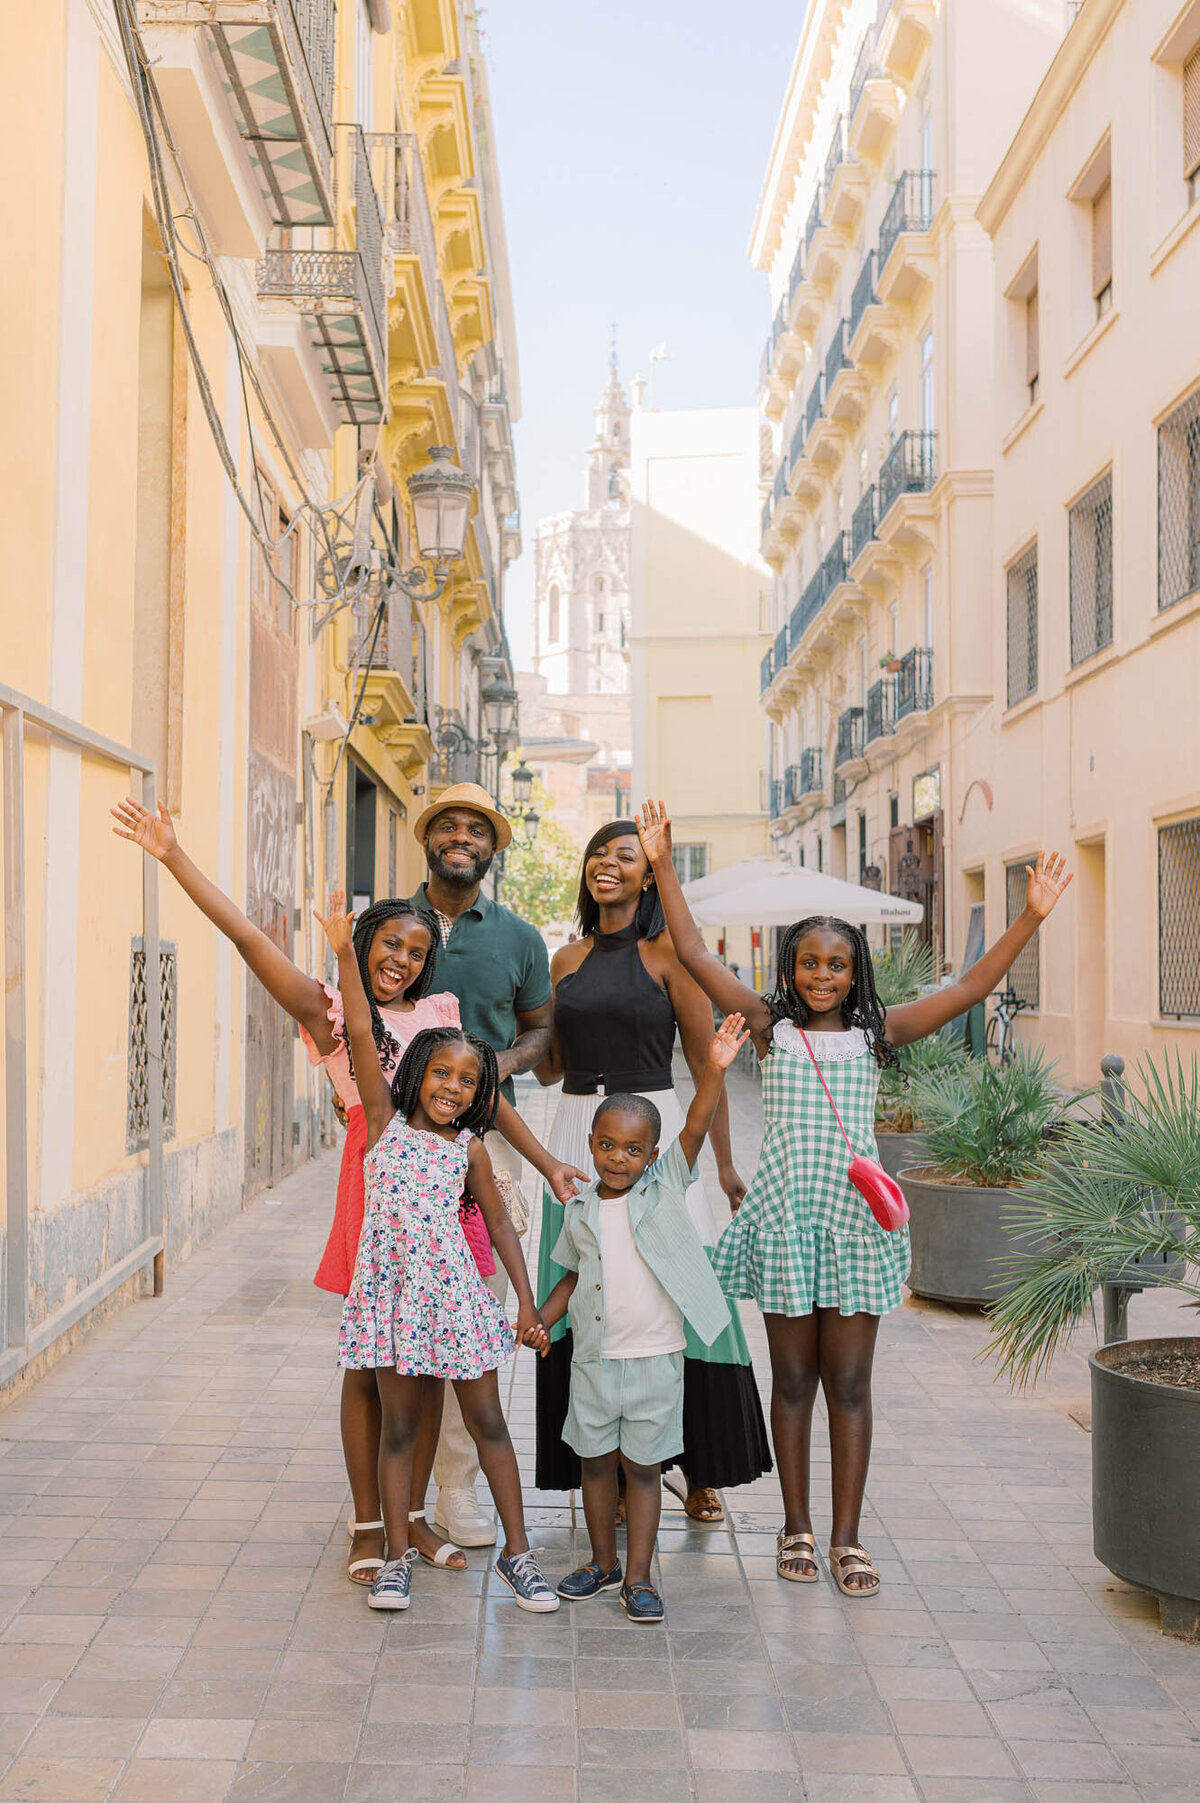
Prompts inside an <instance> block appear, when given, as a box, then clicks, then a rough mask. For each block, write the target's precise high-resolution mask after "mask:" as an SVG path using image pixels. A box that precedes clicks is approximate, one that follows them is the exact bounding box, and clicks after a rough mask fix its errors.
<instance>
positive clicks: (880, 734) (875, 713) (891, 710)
mask: <svg viewBox="0 0 1200 1803" xmlns="http://www.w3.org/2000/svg"><path fill="white" fill-rule="evenodd" d="M895 707H896V683H895V678H894V677H891V676H881V677H880V679H879V681H878V682H873V683H872V684H871V686H870V688H869V689H868V690H867V737H866V743H867V744H868V745H870V744H873V743H874V741H875V740H876V739H883V738H886V737H887V735H888V733H892V732H895V730H896V720H895Z"/></svg>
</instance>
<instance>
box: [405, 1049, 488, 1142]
mask: <svg viewBox="0 0 1200 1803" xmlns="http://www.w3.org/2000/svg"><path fill="white" fill-rule="evenodd" d="M444 1045H465V1046H470V1048H471V1050H472V1051H473V1052H474V1054H475V1056H476V1058H477V1059H478V1060H479V1086H478V1088H477V1089H476V1091H475V1098H474V1100H473V1101H472V1102H470V1103H469V1104H468V1105H467V1107H466V1108H464V1109H463V1111H462V1113H461V1114H460V1115H459V1117H458V1119H457V1121H456V1122H455V1126H457V1127H469V1128H470V1130H471V1132H472V1133H474V1134H477V1135H479V1136H480V1137H482V1135H483V1134H485V1133H487V1132H488V1131H489V1130H490V1128H491V1126H492V1123H493V1122H494V1121H495V1119H496V1110H497V1108H498V1107H499V1105H500V1073H499V1071H498V1069H497V1068H496V1054H495V1052H494V1051H493V1050H492V1048H491V1046H490V1045H488V1043H487V1041H486V1040H484V1039H478V1038H476V1036H475V1034H474V1033H464V1032H463V1030H462V1028H461V1027H425V1028H423V1029H422V1031H421V1032H420V1033H418V1034H417V1035H416V1036H415V1038H414V1039H413V1040H412V1041H411V1042H410V1044H409V1046H408V1049H407V1051H406V1052H405V1054H404V1056H403V1058H402V1059H401V1060H400V1068H399V1070H398V1071H397V1072H396V1075H395V1076H394V1077H393V1078H392V1102H393V1104H394V1105H395V1108H396V1112H397V1113H398V1114H402V1115H403V1116H404V1118H405V1120H407V1119H408V1117H409V1115H410V1114H412V1113H414V1111H415V1110H416V1106H417V1103H418V1102H419V1101H420V1099H421V1084H422V1082H423V1081H424V1078H425V1072H426V1070H427V1068H428V1066H429V1061H430V1059H431V1058H432V1057H433V1055H434V1053H435V1052H436V1051H437V1049H438V1047H439V1046H444Z"/></svg>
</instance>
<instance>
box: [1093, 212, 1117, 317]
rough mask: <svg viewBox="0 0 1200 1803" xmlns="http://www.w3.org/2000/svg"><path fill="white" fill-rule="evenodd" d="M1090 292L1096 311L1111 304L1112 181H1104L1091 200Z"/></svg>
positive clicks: (1102, 311)
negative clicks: (1094, 298)
mask: <svg viewBox="0 0 1200 1803" xmlns="http://www.w3.org/2000/svg"><path fill="white" fill-rule="evenodd" d="M1092 293H1093V294H1094V295H1095V297H1096V311H1097V312H1098V313H1104V312H1106V311H1107V309H1108V308H1109V306H1111V304H1112V183H1111V181H1106V182H1105V184H1104V186H1103V187H1102V188H1101V190H1100V192H1099V193H1098V194H1097V195H1096V198H1095V199H1094V200H1093V202H1092Z"/></svg>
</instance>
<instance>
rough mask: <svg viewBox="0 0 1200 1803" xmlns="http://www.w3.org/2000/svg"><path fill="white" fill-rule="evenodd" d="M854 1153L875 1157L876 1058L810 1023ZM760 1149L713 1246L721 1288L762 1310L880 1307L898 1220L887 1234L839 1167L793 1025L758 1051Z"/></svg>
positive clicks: (895, 1276)
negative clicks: (742, 1196) (748, 1181)
mask: <svg viewBox="0 0 1200 1803" xmlns="http://www.w3.org/2000/svg"><path fill="white" fill-rule="evenodd" d="M808 1041H809V1044H810V1045H811V1046H812V1049H813V1052H814V1053H815V1055H816V1057H817V1060H818V1062H819V1063H820V1066H821V1070H822V1074H823V1075H824V1078H825V1081H826V1083H828V1085H829V1089H830V1093H831V1094H832V1096H833V1099H834V1101H835V1102H836V1103H837V1106H838V1112H839V1114H840V1115H841V1117H842V1120H843V1122H844V1123H845V1127H846V1132H847V1133H848V1134H849V1136H850V1142H851V1144H852V1145H853V1147H854V1150H855V1152H857V1153H859V1154H861V1155H863V1156H864V1157H867V1158H875V1157H877V1156H878V1152H877V1149H876V1145H875V1094H876V1091H877V1090H878V1088H879V1066H878V1065H877V1064H876V1062H875V1058H874V1055H873V1054H872V1052H871V1049H870V1047H869V1045H868V1044H867V1040H866V1035H865V1034H864V1033H863V1032H862V1030H861V1028H853V1029H851V1031H850V1032H848V1033H810V1034H809V1035H808ZM762 1079H763V1116H764V1126H763V1148H762V1156H761V1158H760V1160H759V1166H758V1170H757V1171H756V1173H755V1176H754V1181H753V1182H752V1183H751V1185H750V1188H749V1189H748V1190H747V1192H746V1199H745V1201H744V1202H743V1203H742V1206H741V1207H740V1208H739V1209H738V1212H737V1213H736V1214H735V1215H734V1217H733V1220H732V1221H731V1222H730V1223H729V1226H728V1227H727V1228H726V1229H725V1232H724V1233H723V1234H722V1235H721V1238H720V1239H719V1240H718V1242H717V1244H716V1246H715V1248H714V1249H713V1253H712V1261H713V1267H714V1269H715V1271H716V1273H717V1276H718V1278H719V1279H720V1282H721V1286H722V1288H723V1289H724V1291H725V1294H726V1295H727V1296H730V1297H733V1298H737V1299H746V1300H749V1301H751V1302H757V1304H758V1306H759V1308H761V1309H762V1310H763V1312H764V1314H774V1315H810V1314H811V1313H812V1312H813V1310H814V1309H816V1308H836V1309H837V1311H838V1313H839V1314H842V1315H856V1314H867V1315H884V1314H886V1313H887V1311H888V1310H889V1309H892V1308H895V1307H896V1306H897V1305H898V1303H899V1302H900V1300H901V1296H902V1285H903V1282H904V1279H905V1278H906V1277H907V1275H908V1265H909V1249H908V1229H907V1228H901V1229H900V1230H899V1231H898V1232H895V1233H888V1232H886V1231H885V1230H884V1229H883V1228H882V1227H880V1226H879V1224H878V1222H877V1221H876V1220H875V1217H874V1215H872V1213H871V1211H870V1209H869V1208H868V1206H867V1204H866V1202H865V1201H864V1200H863V1198H862V1197H861V1196H860V1195H859V1193H858V1191H857V1190H856V1189H855V1188H854V1187H853V1185H852V1184H851V1183H850V1181H849V1179H848V1178H847V1176H846V1167H847V1166H848V1164H849V1163H850V1154H849V1153H848V1152H847V1150H846V1142H845V1140H844V1139H843V1138H842V1136H841V1134H840V1133H839V1132H838V1125H837V1122H836V1120H835V1119H834V1118H833V1110H832V1109H831V1108H830V1106H829V1103H828V1101H827V1099H826V1096H825V1092H824V1090H823V1089H822V1088H821V1084H820V1080H819V1079H818V1077H817V1073H816V1072H815V1071H814V1069H813V1067H812V1064H811V1062H810V1060H809V1057H808V1053H807V1052H806V1051H805V1049H804V1043H803V1041H802V1040H801V1038H800V1035H799V1033H798V1032H797V1030H796V1028H795V1027H794V1026H793V1025H792V1024H791V1022H789V1021H780V1022H779V1023H778V1024H777V1025H776V1027H775V1031H774V1034H773V1037H772V1043H771V1046H770V1048H769V1050H768V1052H767V1056H766V1058H765V1059H764V1060H763V1067H762Z"/></svg>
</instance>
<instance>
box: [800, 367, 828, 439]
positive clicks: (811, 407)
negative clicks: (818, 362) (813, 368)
mask: <svg viewBox="0 0 1200 1803" xmlns="http://www.w3.org/2000/svg"><path fill="white" fill-rule="evenodd" d="M823 387H824V384H823V382H822V379H821V372H820V370H818V371H817V373H816V375H815V376H814V377H813V385H812V387H811V388H810V389H809V392H808V403H807V405H806V407H805V409H804V436H805V437H806V438H807V437H808V435H809V433H810V432H811V431H812V429H813V427H814V426H815V425H816V423H817V421H818V420H819V419H820V417H821V406H822V402H823V400H824V394H823Z"/></svg>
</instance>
